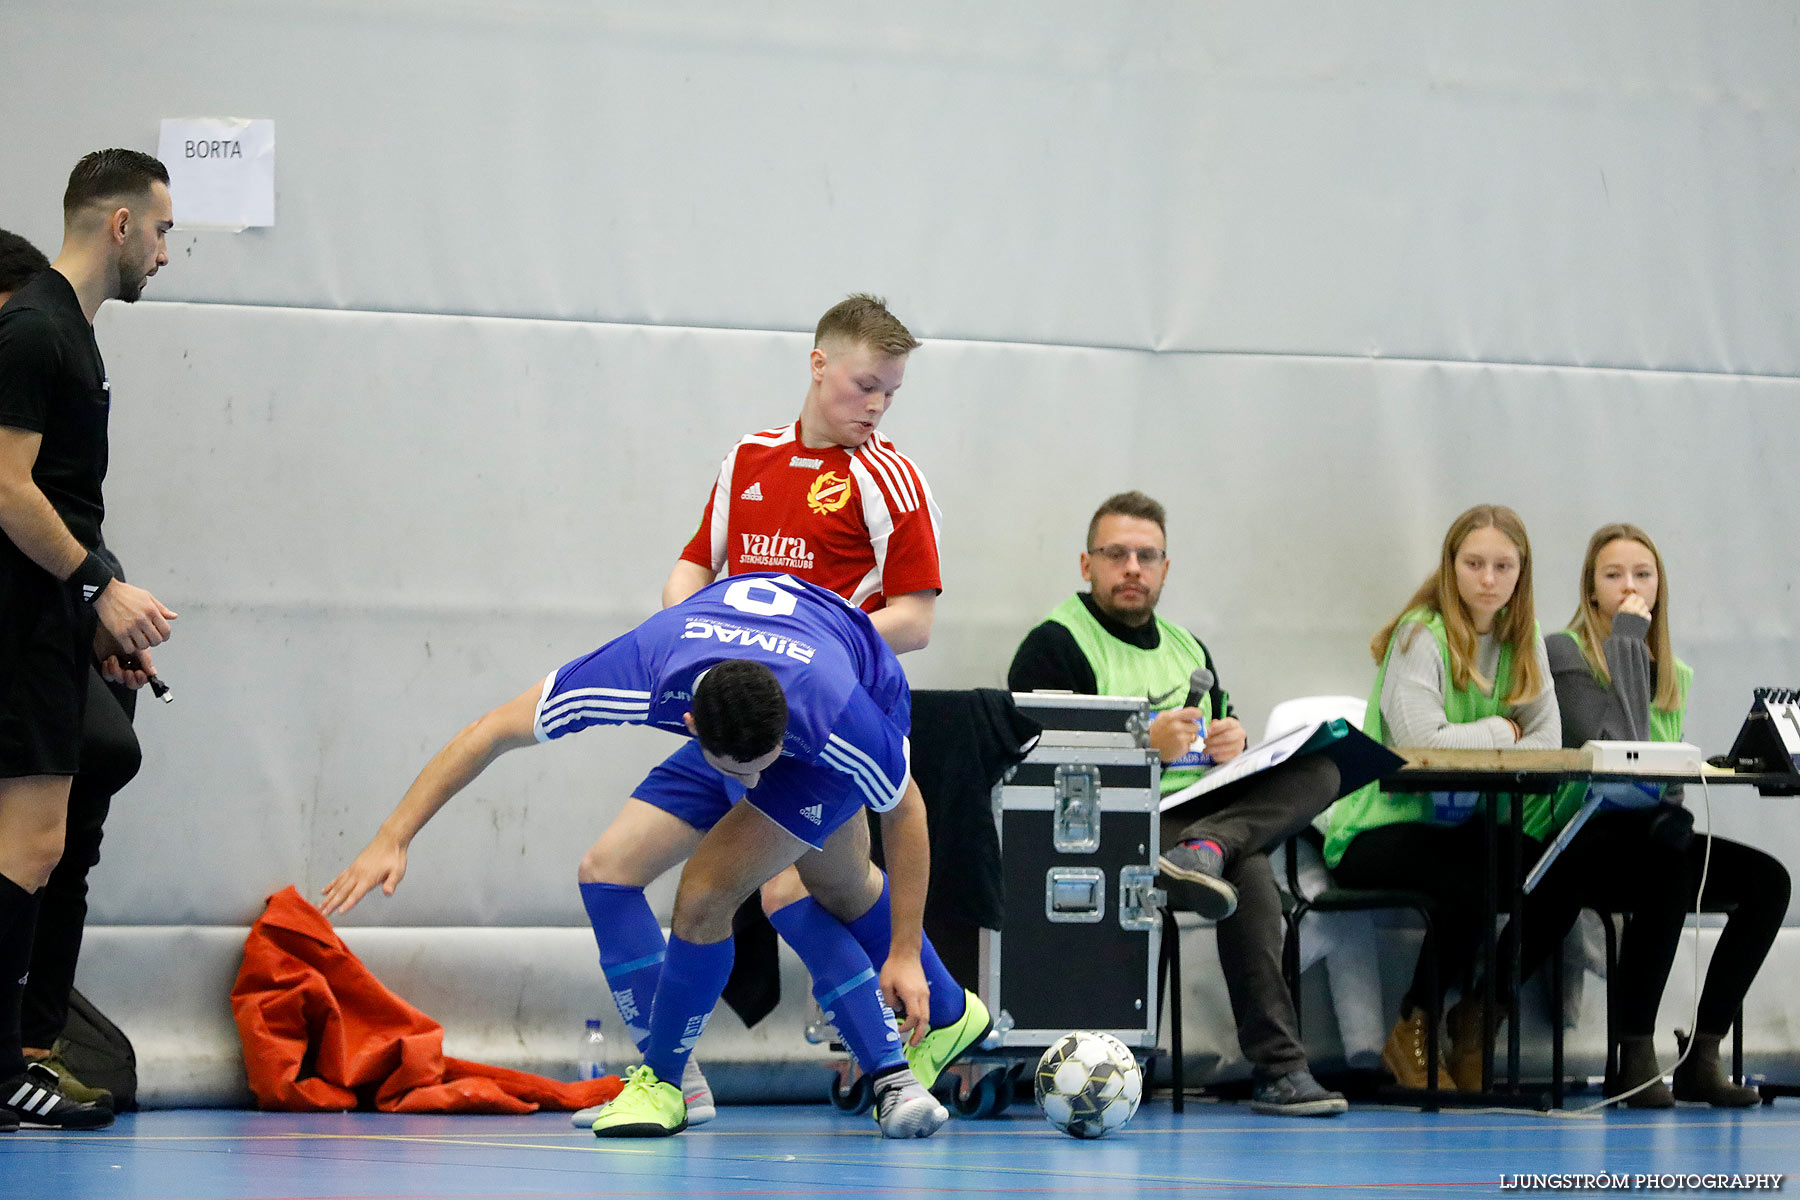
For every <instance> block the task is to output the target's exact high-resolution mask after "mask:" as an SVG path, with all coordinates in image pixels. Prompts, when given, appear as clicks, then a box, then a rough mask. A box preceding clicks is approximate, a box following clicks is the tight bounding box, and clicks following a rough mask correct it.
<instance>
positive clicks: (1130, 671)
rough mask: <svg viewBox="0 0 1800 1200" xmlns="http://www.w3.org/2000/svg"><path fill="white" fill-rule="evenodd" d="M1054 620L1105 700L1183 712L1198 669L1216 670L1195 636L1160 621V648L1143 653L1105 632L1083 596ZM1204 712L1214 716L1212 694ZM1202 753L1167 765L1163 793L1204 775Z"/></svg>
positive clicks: (1065, 606)
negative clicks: (1124, 699)
mask: <svg viewBox="0 0 1800 1200" xmlns="http://www.w3.org/2000/svg"><path fill="white" fill-rule="evenodd" d="M1045 620H1048V621H1055V622H1056V623H1057V624H1058V625H1061V626H1062V627H1063V628H1064V629H1067V630H1068V631H1069V633H1070V634H1071V635H1072V636H1073V637H1074V638H1075V645H1076V646H1077V647H1079V648H1080V650H1081V653H1082V656H1083V657H1084V658H1086V659H1087V661H1088V665H1089V666H1090V667H1092V668H1093V669H1094V690H1095V692H1096V694H1098V695H1101V696H1143V697H1144V698H1145V699H1147V700H1149V701H1150V708H1151V710H1152V711H1153V712H1164V711H1167V710H1169V709H1172V708H1180V707H1181V706H1182V705H1184V704H1186V703H1187V694H1188V678H1189V676H1191V675H1192V674H1193V673H1194V669H1195V668H1196V667H1205V668H1207V669H1208V670H1211V669H1212V664H1211V663H1209V662H1207V661H1206V650H1205V649H1204V648H1203V647H1202V646H1201V645H1200V643H1199V642H1198V641H1197V640H1196V639H1195V638H1194V635H1193V634H1191V633H1189V632H1188V631H1187V630H1185V629H1183V628H1182V627H1181V626H1179V625H1172V624H1170V623H1169V622H1167V621H1165V620H1163V619H1162V618H1161V617H1157V616H1154V615H1153V616H1152V620H1154V621H1155V622H1156V632H1157V635H1158V636H1157V642H1156V649H1154V650H1144V649H1140V648H1139V647H1137V646H1133V645H1131V644H1130V643H1129V642H1122V641H1120V640H1119V639H1118V638H1116V637H1114V636H1113V635H1112V634H1110V633H1108V632H1106V630H1105V628H1104V627H1102V626H1101V624H1100V622H1099V621H1097V620H1095V619H1094V614H1093V613H1091V612H1089V611H1088V607H1087V605H1085V604H1083V603H1082V602H1081V596H1080V595H1074V596H1070V597H1069V598H1068V599H1067V600H1065V601H1063V602H1062V603H1061V604H1059V605H1057V606H1056V607H1055V608H1054V609H1052V610H1051V611H1050V615H1049V616H1048V617H1046V618H1045ZM1200 711H1201V713H1202V714H1204V715H1205V717H1206V719H1207V720H1208V721H1210V720H1212V718H1213V702H1212V697H1211V696H1205V697H1202V699H1201V701H1200ZM1199 760H1200V753H1199V750H1198V749H1195V750H1189V751H1188V752H1187V753H1186V754H1183V755H1182V756H1181V757H1180V758H1178V759H1176V760H1175V761H1174V762H1172V763H1165V764H1163V773H1162V791H1163V795H1165V796H1166V795H1168V794H1169V793H1170V792H1177V791H1180V790H1181V789H1182V788H1184V787H1186V786H1188V785H1189V784H1190V783H1193V782H1194V781H1195V780H1196V779H1199V778H1200V776H1202V775H1204V774H1205V773H1206V765H1204V764H1202V763H1201V762H1200V761H1199Z"/></svg>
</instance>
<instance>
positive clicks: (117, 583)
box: [94, 579, 176, 654]
mask: <svg viewBox="0 0 1800 1200" xmlns="http://www.w3.org/2000/svg"><path fill="white" fill-rule="evenodd" d="M94 612H95V613H96V614H97V615H98V616H99V618H100V624H102V625H104V626H105V627H106V632H108V633H110V634H111V635H112V637H113V640H114V641H116V642H118V643H119V646H120V648H121V649H123V650H124V651H125V653H127V654H136V653H137V652H138V651H140V650H148V649H149V648H150V647H152V646H160V645H162V644H163V643H164V642H166V641H168V640H169V634H170V633H171V632H172V630H171V628H170V624H169V623H170V622H171V621H173V620H175V617H176V613H175V610H174V609H171V608H165V607H163V605H162V604H161V603H160V602H159V601H158V600H157V598H156V597H155V596H152V595H151V594H150V593H149V592H146V591H145V590H144V589H143V588H141V587H133V586H132V585H131V584H129V583H126V582H125V581H124V580H123V579H115V580H113V581H112V582H111V583H109V584H107V585H106V588H105V590H104V591H102V592H101V593H100V594H99V595H98V596H95V597H94Z"/></svg>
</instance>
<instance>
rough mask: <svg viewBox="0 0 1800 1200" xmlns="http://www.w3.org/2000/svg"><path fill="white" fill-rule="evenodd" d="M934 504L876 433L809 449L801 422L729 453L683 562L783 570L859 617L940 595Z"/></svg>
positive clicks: (906, 462)
mask: <svg viewBox="0 0 1800 1200" xmlns="http://www.w3.org/2000/svg"><path fill="white" fill-rule="evenodd" d="M938 517H939V514H938V507H937V501H936V500H934V499H932V496H931V488H930V487H929V486H928V485H927V484H926V482H925V476H924V475H923V474H921V473H920V471H919V469H918V468H917V467H915V466H914V465H913V463H912V460H911V459H909V458H907V457H906V456H905V455H904V454H901V453H900V452H899V451H898V450H896V449H894V444H893V443H892V442H890V441H889V440H888V439H887V438H885V437H883V436H882V435H881V434H879V433H876V434H874V435H872V436H871V437H870V438H869V440H868V441H867V442H865V443H864V444H863V445H861V446H860V447H858V448H856V449H855V450H849V449H846V448H845V447H843V446H830V447H827V448H826V449H823V450H809V449H807V448H806V447H805V446H803V445H802V444H801V443H800V423H799V422H798V421H796V422H795V423H794V424H792V425H789V426H786V427H784V428H781V429H767V430H764V431H763V432H761V433H753V434H750V435H749V436H748V437H745V438H744V439H743V440H742V441H740V442H738V444H737V445H736V446H733V447H732V448H731V453H729V454H727V455H726V456H725V459H724V461H723V462H722V463H720V464H719V478H718V480H717V482H716V483H714V485H713V490H712V495H711V496H709V497H708V498H707V501H706V511H705V512H704V513H703V514H701V517H700V529H699V531H698V532H696V533H695V534H694V537H693V540H692V541H690V542H689V543H688V544H687V548H686V549H685V550H683V551H682V552H681V557H682V558H684V559H686V560H687V561H688V562H692V563H696V564H698V565H700V566H703V567H706V568H708V569H709V570H711V571H714V572H715V573H716V572H719V571H721V570H723V571H724V573H725V574H727V575H736V574H738V573H740V572H743V571H785V572H787V573H789V574H791V575H796V576H798V577H799V578H801V579H804V580H807V581H808V582H810V583H816V584H818V585H819V586H820V587H824V588H830V589H831V590H832V591H834V592H836V593H837V594H838V595H840V596H842V597H844V598H845V599H846V600H848V601H850V603H852V604H855V605H857V606H859V607H860V608H862V609H863V610H864V611H865V612H875V611H876V610H878V609H880V608H881V607H882V605H883V604H884V603H885V597H887V596H903V595H906V594H907V593H909V592H919V591H924V590H925V589H927V588H933V589H941V588H942V587H943V581H942V579H941V578H940V577H939V573H938Z"/></svg>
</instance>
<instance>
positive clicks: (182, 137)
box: [156, 117, 275, 231]
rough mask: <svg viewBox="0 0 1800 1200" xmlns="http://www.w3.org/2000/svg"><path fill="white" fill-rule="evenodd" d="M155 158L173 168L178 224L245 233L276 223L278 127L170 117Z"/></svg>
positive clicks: (261, 122)
mask: <svg viewBox="0 0 1800 1200" xmlns="http://www.w3.org/2000/svg"><path fill="white" fill-rule="evenodd" d="M156 156H157V157H158V158H159V159H161V160H162V163H163V166H165V167H167V168H169V194H170V196H171V197H172V198H173V199H174V202H175V224H176V225H177V226H178V227H180V228H183V229H229V230H234V231H235V230H241V229H249V228H251V227H267V226H271V225H274V224H275V122H274V121H270V120H250V119H247V118H243V117H169V118H165V119H164V121H163V123H162V135H161V137H160V138H159V139H158V140H157V150H156Z"/></svg>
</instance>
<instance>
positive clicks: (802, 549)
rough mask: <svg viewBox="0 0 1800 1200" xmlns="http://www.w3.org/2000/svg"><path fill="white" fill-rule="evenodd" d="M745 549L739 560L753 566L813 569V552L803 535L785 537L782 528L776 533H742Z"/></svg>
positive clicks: (791, 569) (788, 569) (800, 569)
mask: <svg viewBox="0 0 1800 1200" xmlns="http://www.w3.org/2000/svg"><path fill="white" fill-rule="evenodd" d="M738 536H739V537H741V538H743V539H744V549H743V552H742V553H741V554H739V555H738V561H739V562H741V563H745V564H747V565H749V566H753V567H775V568H778V569H780V570H783V571H810V570H812V569H813V552H812V551H811V550H809V549H807V547H806V539H805V538H803V537H783V536H782V533H781V530H779V529H777V530H776V531H775V532H774V533H741V534H739V535H738Z"/></svg>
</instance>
